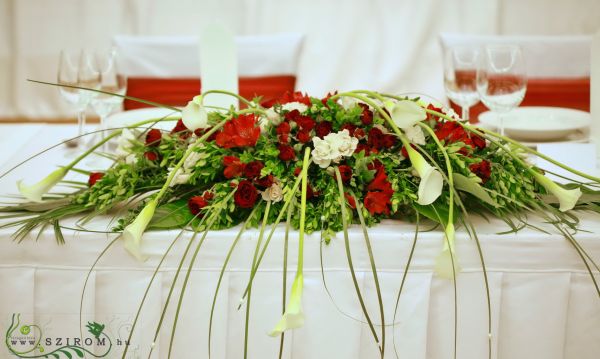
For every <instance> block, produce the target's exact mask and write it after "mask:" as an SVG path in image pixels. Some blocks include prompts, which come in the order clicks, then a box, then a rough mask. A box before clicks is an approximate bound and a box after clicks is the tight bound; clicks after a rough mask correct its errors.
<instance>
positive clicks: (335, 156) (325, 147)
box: [312, 130, 358, 168]
mask: <svg viewBox="0 0 600 359" xmlns="http://www.w3.org/2000/svg"><path fill="white" fill-rule="evenodd" d="M313 144H314V149H313V151H312V156H313V162H314V163H316V164H317V165H319V167H321V168H327V167H328V166H329V164H330V163H331V161H333V162H335V163H339V162H340V160H341V159H342V158H343V157H349V156H352V154H353V153H354V151H355V150H356V146H357V145H358V139H357V138H354V137H351V136H350V132H348V130H343V131H340V132H337V133H330V134H328V135H327V136H325V137H324V138H323V139H320V138H318V137H313Z"/></svg>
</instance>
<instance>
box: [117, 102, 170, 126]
mask: <svg viewBox="0 0 600 359" xmlns="http://www.w3.org/2000/svg"><path fill="white" fill-rule="evenodd" d="M163 118H181V114H180V113H179V112H177V111H173V110H169V109H167V108H160V107H152V108H140V109H137V110H131V111H124V112H119V113H115V114H113V115H110V116H108V117H107V118H106V126H107V127H108V128H120V127H123V126H129V125H133V124H134V123H136V122H140V121H144V120H153V119H156V120H159V119H163ZM150 125H151V124H148V126H150ZM174 126H175V122H174V121H162V122H161V121H159V122H158V123H156V124H155V125H154V126H152V127H154V128H159V129H161V130H170V129H172V128H173V127H174Z"/></svg>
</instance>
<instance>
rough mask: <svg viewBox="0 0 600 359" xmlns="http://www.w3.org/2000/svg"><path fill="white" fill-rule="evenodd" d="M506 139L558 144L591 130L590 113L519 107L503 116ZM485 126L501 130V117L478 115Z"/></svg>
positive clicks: (493, 114)
mask: <svg viewBox="0 0 600 359" xmlns="http://www.w3.org/2000/svg"><path fill="white" fill-rule="evenodd" d="M503 117H504V131H505V133H506V135H507V136H509V137H511V138H514V139H518V140H526V141H556V140H561V139H564V138H565V137H568V136H569V135H570V134H571V133H573V132H574V131H577V130H582V129H585V128H587V127H589V126H590V123H591V116H590V114H589V112H585V111H579V110H573V109H570V108H562V107H538V106H531V107H527V106H525V107H518V108H516V109H514V110H513V111H511V112H510V113H507V114H504V115H503ZM479 121H480V122H481V123H483V124H484V125H487V126H490V127H494V128H498V127H499V122H500V121H499V119H498V114H496V113H493V112H491V111H487V112H484V113H482V114H480V115H479Z"/></svg>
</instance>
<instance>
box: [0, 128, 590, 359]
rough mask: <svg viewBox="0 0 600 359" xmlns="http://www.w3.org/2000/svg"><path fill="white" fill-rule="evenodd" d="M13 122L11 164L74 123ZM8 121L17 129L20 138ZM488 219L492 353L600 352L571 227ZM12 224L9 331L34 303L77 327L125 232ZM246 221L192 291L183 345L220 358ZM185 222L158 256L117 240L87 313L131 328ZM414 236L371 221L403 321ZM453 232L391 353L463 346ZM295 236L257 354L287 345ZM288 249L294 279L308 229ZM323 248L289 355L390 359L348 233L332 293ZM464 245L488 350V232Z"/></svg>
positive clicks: (52, 318)
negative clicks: (285, 315) (453, 276)
mask: <svg viewBox="0 0 600 359" xmlns="http://www.w3.org/2000/svg"><path fill="white" fill-rule="evenodd" d="M2 128H4V131H0V133H1V136H2V141H0V143H3V141H9V139H10V138H13V137H15V136H16V134H17V133H19V131H23V132H22V134H21V135H20V136H21V139H20V140H15V142H14V144H17V143H20V144H21V146H20V147H19V148H18V149H16V150H15V149H14V146H4V147H3V148H2V149H4V150H5V151H7V152H4V153H6V154H7V155H6V157H4V158H3V159H4V165H3V167H5V168H6V167H7V166H10V163H11V162H15V161H17V160H19V159H21V158H24V157H25V156H26V155H27V154H28V153H30V152H36V151H38V150H39V148H40V146H42V147H43V146H45V145H47V144H48V143H52V142H55V141H56V139H57V138H60V135H61V134H62V133H64V127H63V128H61V127H50V126H45V127H44V126H37V127H36V126H32V127H28V128H24V127H18V126H16V127H14V128H12V127H11V128H9V127H8V126H2ZM8 133H10V134H12V136H7V134H8ZM52 139H54V140H52ZM11 150H13V152H12V153H11V152H10V151H11ZM53 153H54V154H53ZM60 157H61V154H60V151H53V152H50V153H49V154H48V155H47V156H46V159H45V160H39V161H36V162H35V163H34V164H32V166H36V167H31V166H27V168H28V169H22V170H20V171H16V172H15V173H14V174H12V175H9V176H7V177H6V178H4V179H2V185H3V186H2V189H3V192H4V191H10V190H11V184H10V183H11V181H13V180H14V179H16V178H19V177H23V176H25V175H26V174H27V173H30V174H29V175H28V176H27V178H28V179H29V181H32V180H33V179H34V178H35V177H36V176H34V175H33V174H32V172H31V171H32V168H35V169H39V171H40V172H39V173H37V177H41V176H42V175H43V174H45V173H46V171H47V170H48V169H50V168H51V166H52V165H54V164H57V162H55V161H56V160H57V159H58V158H60ZM3 171H4V170H3ZM580 216H581V220H582V222H581V228H582V229H584V230H586V231H588V232H580V233H578V234H577V235H576V238H577V239H578V241H579V242H580V243H581V245H582V246H583V247H584V248H586V249H587V250H588V252H589V253H590V255H591V256H592V257H593V258H595V259H596V261H599V260H600V220H599V219H600V218H599V217H598V216H597V215H593V214H589V213H581V214H580ZM100 222H101V221H100ZM536 222H539V221H536ZM68 224H69V223H67V222H65V223H63V225H68ZM476 226H477V231H478V233H479V237H480V240H481V244H482V248H483V253H484V256H485V260H486V264H487V269H488V274H489V283H490V290H491V304H492V357H493V358H511V359H516V358H528V359H531V358H544V359H553V358H573V359H584V358H597V356H598V353H599V352H600V299H599V298H598V296H597V294H596V292H595V289H594V287H593V284H592V281H591V279H590V277H589V274H588V273H587V272H586V270H585V267H584V266H583V264H582V262H581V260H580V259H579V257H578V255H577V254H576V252H575V251H574V249H573V248H572V247H571V245H570V244H569V243H568V242H567V241H566V240H564V239H563V238H562V237H561V236H560V235H558V234H551V235H548V234H544V233H541V232H536V231H533V230H529V229H527V230H523V231H521V232H519V233H517V234H510V235H497V234H495V233H496V232H498V231H500V230H505V229H506V225H504V224H503V222H502V221H499V220H492V221H491V222H489V223H488V222H486V221H485V220H483V219H481V218H478V219H476ZM91 227H93V228H96V229H102V228H105V227H106V224H105V223H98V222H96V223H94V224H93V225H91ZM11 233H12V231H11V230H2V231H0V288H2V295H0V332H2V333H5V332H6V330H7V327H8V326H9V324H10V319H11V316H12V314H13V313H21V314H22V321H25V322H28V323H29V324H31V323H36V324H38V325H40V326H41V327H42V328H43V331H44V335H46V336H50V337H52V338H56V337H71V338H73V337H78V336H79V329H78V321H79V303H80V298H81V293H82V287H83V282H84V279H85V276H86V274H87V272H88V270H89V269H90V266H91V265H92V263H93V262H94V260H95V259H96V257H97V256H98V254H99V253H100V252H101V251H102V250H103V248H104V247H105V246H106V245H108V243H109V242H110V239H112V238H114V236H115V235H114V234H101V233H73V232H70V231H65V239H66V245H64V246H58V245H56V243H55V241H54V238H53V237H54V235H53V232H52V231H46V232H44V234H42V235H41V236H40V238H39V240H38V241H35V240H34V239H35V237H32V240H28V241H26V242H24V243H22V244H17V243H14V242H12V241H11V240H10V238H9V237H10V235H11ZM236 233H237V228H235V229H231V230H225V231H218V232H211V233H210V234H209V235H208V237H207V239H206V241H205V243H204V245H203V247H202V248H201V250H200V252H199V256H198V259H197V262H196V264H195V265H194V267H193V270H192V275H191V277H190V283H189V286H188V289H187V292H186V297H185V299H184V301H183V307H182V314H181V316H180V322H179V325H178V329H177V337H176V339H175V349H174V352H173V356H172V357H174V358H205V357H207V337H208V334H207V332H208V330H207V329H208V315H209V310H210V305H211V302H212V295H213V292H214V289H215V286H216V281H217V279H218V274H219V270H220V267H221V264H222V262H223V259H224V258H225V255H226V253H227V250H228V248H229V246H230V245H231V243H232V241H233V238H234V237H235V235H236ZM552 233H554V232H552ZM176 234H177V232H174V231H170V232H152V233H148V234H147V235H146V236H145V239H144V241H145V246H146V247H145V249H146V251H147V252H148V253H150V259H149V260H148V261H147V262H145V263H140V262H137V261H136V260H134V259H133V258H131V257H130V256H129V255H128V254H127V253H126V252H125V251H124V249H123V248H122V245H121V243H120V242H119V241H117V242H116V243H115V245H114V246H113V247H112V248H111V249H110V250H109V251H108V253H107V255H106V256H104V257H103V258H102V259H101V260H100V262H99V263H98V265H97V266H96V268H95V270H94V271H93V272H92V273H91V276H90V280H89V283H88V288H87V291H86V293H85V298H84V306H83V312H84V320H86V321H87V320H95V321H97V322H100V323H103V324H105V325H106V329H105V332H106V333H107V334H108V335H109V336H110V337H111V338H113V341H114V342H115V343H118V342H117V340H123V339H124V338H126V337H127V335H128V331H129V329H130V327H129V325H130V324H131V322H132V318H133V317H134V315H135V312H136V310H137V305H138V303H139V301H140V299H141V296H142V295H143V292H144V290H145V288H146V286H147V284H148V283H149V280H150V277H151V276H152V272H153V269H154V267H155V266H156V265H157V263H158V261H159V259H160V256H161V254H162V253H163V252H164V250H165V248H167V246H168V245H169V243H170V242H171V240H172V239H173V238H174V237H175V235H176ZM413 234H414V225H412V224H410V223H408V222H400V221H386V222H385V223H383V224H381V225H380V226H377V227H375V228H372V229H371V230H370V236H371V240H372V244H373V250H374V255H375V258H376V261H377V268H378V272H379V276H380V281H381V285H382V291H383V300H384V305H385V317H386V323H388V324H389V323H391V322H392V317H393V312H394V304H395V297H396V294H397V290H398V287H399V284H400V280H401V278H402V273H403V271H404V266H405V263H406V259H407V256H408V253H409V249H410V245H411V243H412V238H413ZM257 236H258V233H257V231H256V230H250V231H248V232H246V234H245V235H244V236H243V237H242V239H241V241H240V243H239V244H238V247H237V248H236V250H235V252H234V255H233V257H232V259H231V263H230V265H229V269H228V271H227V273H226V274H225V276H224V279H223V283H222V287H221V291H220V294H219V301H218V304H217V306H216V310H215V322H214V328H213V341H212V348H213V349H212V350H213V353H212V354H213V356H212V357H213V358H235V359H237V358H241V357H242V353H243V339H244V336H243V333H244V318H245V310H244V307H242V310H240V311H238V310H237V306H238V303H239V301H240V298H241V295H242V292H243V290H244V287H245V285H246V283H247V280H248V276H249V268H250V264H251V260H252V257H251V256H252V253H253V250H254V247H255V245H256V240H257ZM442 236H443V234H442V233H441V232H439V231H433V232H428V233H421V234H420V236H419V241H418V243H417V247H416V252H415V257H414V259H413V264H412V266H411V271H410V273H409V275H408V277H407V282H406V285H405V289H404V293H403V295H402V297H401V300H400V304H399V309H398V314H397V317H396V323H397V325H396V326H395V328H394V330H392V328H391V327H388V329H387V338H386V357H390V358H391V357H394V350H393V340H392V338H395V344H396V347H397V349H398V353H399V354H400V357H406V358H411V359H412V358H416V359H419V358H422V359H425V358H435V359H437V358H452V352H453V341H454V329H453V328H454V295H453V282H452V281H449V280H445V279H441V278H438V277H436V276H435V275H434V274H433V263H434V259H435V257H436V256H437V255H438V254H439V252H440V250H441V248H442ZM189 238H190V236H189V235H186V236H184V237H183V238H181V239H180V240H179V241H178V242H177V243H176V245H175V247H174V249H173V252H172V254H171V255H170V256H169V257H168V258H167V260H166V262H165V263H164V264H163V267H162V268H161V269H160V271H159V272H158V275H157V278H156V280H155V283H154V285H153V286H152V287H151V289H150V292H149V296H148V300H147V304H146V307H145V308H144V310H143V314H142V316H141V322H140V323H139V325H138V327H137V329H136V332H135V333H136V334H135V336H134V339H133V342H132V346H131V351H130V353H131V355H130V357H131V358H138V357H140V358H146V357H147V353H148V351H149V348H150V344H151V342H152V337H153V335H154V331H155V327H156V323H157V321H158V319H159V316H160V313H161V310H162V303H163V302H164V300H165V299H166V296H167V294H168V292H169V288H170V284H171V281H172V279H173V277H174V274H175V271H176V268H177V265H178V259H179V258H180V256H181V254H182V253H183V251H184V248H185V246H186V244H187V243H188V241H189ZM282 238H283V235H282V229H281V228H280V229H278V231H277V232H276V234H275V237H274V239H273V241H272V243H271V246H270V247H269V250H268V252H267V255H266V256H265V259H264V261H263V263H262V265H261V268H260V272H259V274H258V275H257V277H256V281H255V285H254V287H253V291H252V301H251V309H252V310H251V315H250V338H249V358H273V357H277V350H278V346H279V339H278V338H271V337H269V336H267V335H266V333H267V332H268V331H269V330H270V329H272V327H273V326H274V324H275V323H276V322H277V320H278V318H279V316H280V312H281V289H282V259H281V258H282V253H283V241H282ZM289 248H290V250H289V266H288V287H289V285H291V282H292V280H293V277H294V270H295V263H296V251H297V237H296V236H295V235H294V236H292V238H291V240H290V245H289ZM319 248H320V242H319V237H318V236H311V237H309V238H308V239H307V241H306V247H305V269H304V271H305V276H304V277H305V289H304V296H303V308H304V312H305V315H306V323H305V325H304V327H303V328H301V329H297V330H294V331H293V332H290V334H288V335H286V342H285V352H284V358H294V359H298V358H310V359H314V358H341V359H348V358H350V359H353V358H376V357H378V354H377V349H376V346H375V344H374V341H373V338H372V336H371V334H370V330H369V328H368V326H367V325H364V324H361V323H360V322H359V321H358V320H360V321H364V317H363V316H362V313H361V310H360V306H359V303H358V300H357V298H356V294H355V291H354V288H353V284H352V280H351V277H350V273H349V271H348V265H347V261H346V257H345V252H344V246H343V239H342V238H341V236H339V237H338V238H335V239H334V240H332V242H331V244H330V245H328V246H323V262H324V263H323V264H324V273H325V280H326V283H327V285H328V288H329V290H330V292H331V297H329V296H328V294H327V292H326V291H325V289H324V283H323V279H322V276H321V266H320V261H319ZM351 248H352V253H353V259H354V265H355V268H356V270H357V272H358V280H359V283H360V286H361V289H362V291H363V294H364V296H365V299H366V302H367V307H368V309H369V312H370V314H371V317H372V319H373V320H374V321H375V322H376V323H378V322H379V316H378V307H377V300H376V296H375V290H374V282H373V280H372V275H371V273H370V271H369V268H370V267H369V262H368V256H367V253H366V249H365V246H364V241H363V239H362V236H361V233H360V231H359V229H358V228H353V229H352V231H351ZM457 253H458V259H459V261H460V264H461V266H462V271H461V273H460V274H459V276H458V280H457V289H458V349H457V350H458V353H457V357H458V358H461V359H462V358H473V359H481V358H487V337H488V335H487V309H486V308H487V307H486V297H485V287H484V281H483V276H482V271H481V263H480V261H479V257H478V254H477V248H476V245H475V243H474V242H473V241H472V240H469V239H468V238H467V236H466V234H465V233H464V232H462V231H458V234H457ZM186 266H187V265H186ZM186 266H184V267H186ZM184 270H186V268H184ZM183 274H185V272H184V273H183ZM597 278H598V279H600V278H599V276H597ZM180 283H181V279H180ZM177 288H180V286H177ZM178 293H179V292H178V290H176V291H175V295H176V296H175V300H174V301H173V302H172V304H171V308H170V309H169V311H168V313H167V316H166V321H165V325H164V327H163V329H162V331H161V333H160V336H159V340H158V341H157V343H156V346H155V349H154V353H155V355H154V356H153V357H155V358H166V357H167V350H168V344H169V338H170V332H171V326H172V320H173V316H174V306H175V305H176V299H177V296H178ZM377 329H379V328H378V327H377ZM48 348H51V347H48ZM100 349H101V348H99V349H98V350H99V351H100ZM122 349H123V346H122V345H121V346H119V345H117V346H116V347H115V348H114V349H113V351H112V352H111V354H110V355H109V356H108V357H110V358H116V357H120V356H119V355H118V353H120V352H121V351H122ZM0 353H1V354H0V357H2V358H5V357H6V358H8V357H9V356H8V352H7V351H6V349H5V348H4V347H2V348H1V349H0Z"/></svg>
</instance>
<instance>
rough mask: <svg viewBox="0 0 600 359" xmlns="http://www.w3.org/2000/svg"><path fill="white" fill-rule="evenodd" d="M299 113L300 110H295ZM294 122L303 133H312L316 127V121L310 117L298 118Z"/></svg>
mask: <svg viewBox="0 0 600 359" xmlns="http://www.w3.org/2000/svg"><path fill="white" fill-rule="evenodd" d="M294 111H298V110H294ZM294 121H295V122H296V124H297V125H298V127H299V128H300V129H301V130H303V131H310V130H312V129H313V128H314V127H315V120H313V119H312V117H310V116H297V117H296V118H295V119H294Z"/></svg>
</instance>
